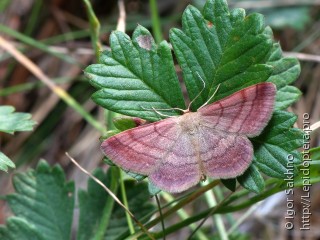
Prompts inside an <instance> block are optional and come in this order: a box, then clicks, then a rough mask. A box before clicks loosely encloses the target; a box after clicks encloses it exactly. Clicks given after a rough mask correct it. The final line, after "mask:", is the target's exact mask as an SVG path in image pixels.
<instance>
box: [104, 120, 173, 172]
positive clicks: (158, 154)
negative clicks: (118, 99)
mask: <svg viewBox="0 0 320 240" xmlns="http://www.w3.org/2000/svg"><path fill="white" fill-rule="evenodd" d="M178 130H179V129H178V128H177V127H176V122H175V121H174V120H173V119H170V118H169V119H165V120H162V121H160V122H157V123H151V124H148V125H144V126H141V127H137V128H134V129H130V130H127V131H125V132H122V133H120V134H117V135H115V136H113V137H110V138H108V139H107V140H105V141H104V142H103V143H102V145H101V149H102V151H103V153H104V154H105V155H106V156H107V157H108V158H110V160H111V161H112V162H114V163H115V164H116V165H119V166H121V167H122V168H123V169H125V170H129V171H132V172H135V173H139V174H143V175H149V174H150V173H151V172H152V171H154V169H155V168H156V167H157V165H158V164H160V163H159V160H161V159H162V158H163V155H164V154H166V152H167V151H168V149H171V146H172V145H173V144H174V143H175V141H176V139H177V138H178V137H179V133H178V132H177V131H178Z"/></svg>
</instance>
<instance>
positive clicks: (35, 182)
mask: <svg viewBox="0 0 320 240" xmlns="http://www.w3.org/2000/svg"><path fill="white" fill-rule="evenodd" d="M65 181H66V179H65V176H64V173H63V170H62V169H61V168H60V167H58V166H55V167H53V168H51V167H50V166H49V165H48V164H47V163H46V162H44V161H41V162H40V163H39V164H38V166H37V169H36V170H29V171H28V172H26V173H18V174H16V175H15V176H14V178H13V184H14V188H15V190H16V193H14V194H12V195H8V196H7V197H6V200H7V201H8V203H9V206H10V208H11V210H12V212H13V213H14V214H15V215H16V217H14V218H12V217H10V218H9V219H8V221H7V224H8V225H7V226H6V227H2V230H1V231H0V232H2V233H4V234H5V236H6V237H7V238H8V239H43V240H50V239H52V240H53V239H55V240H56V239H61V240H64V239H65V240H67V239H70V237H71V225H72V216H73V207H74V185H73V183H70V182H69V183H66V182H65ZM13 231H14V232H13ZM2 233H0V234H2ZM0 236H1V235H0ZM16 236H23V237H21V238H20V237H18V238H15V237H16Z"/></svg>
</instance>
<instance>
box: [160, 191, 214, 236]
mask: <svg viewBox="0 0 320 240" xmlns="http://www.w3.org/2000/svg"><path fill="white" fill-rule="evenodd" d="M161 195H162V197H163V198H164V199H165V200H166V201H167V202H172V201H173V200H174V198H173V197H172V196H171V195H170V194H168V193H165V192H163V193H161ZM173 206H174V205H173ZM177 213H178V215H179V216H180V218H181V219H182V220H186V219H188V218H190V216H189V215H188V213H187V212H186V211H184V210H183V209H179V210H178V211H177ZM189 227H190V228H191V230H195V229H196V227H197V226H196V225H195V224H194V223H193V224H190V225H189ZM196 236H197V237H198V239H199V240H208V238H207V237H206V235H205V234H204V233H203V232H202V231H201V230H199V231H197V232H196Z"/></svg>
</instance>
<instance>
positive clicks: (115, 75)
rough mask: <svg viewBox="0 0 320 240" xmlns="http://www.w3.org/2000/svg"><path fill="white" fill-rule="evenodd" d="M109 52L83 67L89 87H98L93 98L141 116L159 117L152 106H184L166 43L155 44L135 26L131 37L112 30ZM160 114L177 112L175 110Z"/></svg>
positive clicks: (142, 30) (98, 102)
mask: <svg viewBox="0 0 320 240" xmlns="http://www.w3.org/2000/svg"><path fill="white" fill-rule="evenodd" d="M110 47H111V51H106V52H104V53H102V54H101V58H100V64H93V65H91V66H89V67H87V68H86V70H85V74H86V76H87V77H88V78H89V79H90V82H91V84H92V85H93V86H95V87H96V88H98V89H100V90H99V91H97V92H96V93H95V94H93V96H92V98H93V100H94V101H95V102H96V103H97V104H99V105H101V106H103V107H105V108H107V109H109V110H112V111H114V112H118V113H122V114H125V115H129V116H135V117H139V118H143V119H146V120H149V121H156V120H159V119H161V116H160V115H159V114H157V113H156V112H155V111H154V110H152V108H155V109H163V108H165V109H167V108H172V107H179V108H185V104H184V100H183V96H182V92H181V89H180V86H179V81H178V77H177V75H176V73H175V68H174V63H173V59H172V55H171V50H170V47H169V44H168V43H167V42H165V41H163V42H161V43H160V44H159V46H156V44H155V43H154V40H153V38H152V36H151V34H150V33H149V32H148V30H147V29H145V28H143V27H142V26H138V27H137V28H136V30H135V31H134V33H133V36H132V40H131V39H130V38H129V37H128V35H126V34H124V33H122V32H119V31H114V32H113V33H112V34H111V37H110ZM163 114H167V115H177V114H178V112H175V111H164V112H163Z"/></svg>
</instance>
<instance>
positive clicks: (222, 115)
mask: <svg viewBox="0 0 320 240" xmlns="http://www.w3.org/2000/svg"><path fill="white" fill-rule="evenodd" d="M275 95H276V87H275V85H274V84H273V83H259V84H256V85H252V86H250V87H247V88H245V89H242V90H240V91H238V92H236V93H234V94H232V95H230V96H228V97H226V98H223V99H221V100H219V101H216V102H214V103H211V104H208V105H205V106H202V107H200V108H199V109H198V110H197V111H196V112H191V111H190V110H186V111H184V114H183V115H180V116H174V117H169V118H166V119H164V120H161V121H158V122H154V123H150V124H146V125H142V126H139V127H136V128H133V129H130V130H127V131H124V132H122V133H120V134H117V135H115V136H112V137H110V138H108V139H107V140H105V141H104V142H103V143H102V145H101V149H102V151H103V153H104V154H105V155H106V156H107V157H108V158H109V159H110V160H111V161H113V162H114V163H115V164H116V165H118V166H120V167H121V168H122V169H124V170H127V171H131V172H134V173H138V174H141V175H145V176H148V178H149V180H150V181H151V183H153V184H154V185H155V186H156V187H158V188H159V189H161V190H164V191H167V192H171V193H178V192H182V191H185V190H187V189H189V188H190V187H192V186H194V185H196V184H197V183H198V182H199V181H200V180H203V179H205V178H206V177H211V178H215V179H218V178H222V179H228V178H234V177H237V176H239V175H241V174H243V173H244V171H245V170H246V169H247V168H248V167H249V166H250V164H251V162H252V159H253V146H252V143H251V142H250V140H249V138H251V137H255V136H258V135H259V134H260V133H261V132H262V130H263V129H264V128H265V127H266V125H267V123H268V122H269V120H270V118H271V116H272V112H273V108H274V102H275Z"/></svg>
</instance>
